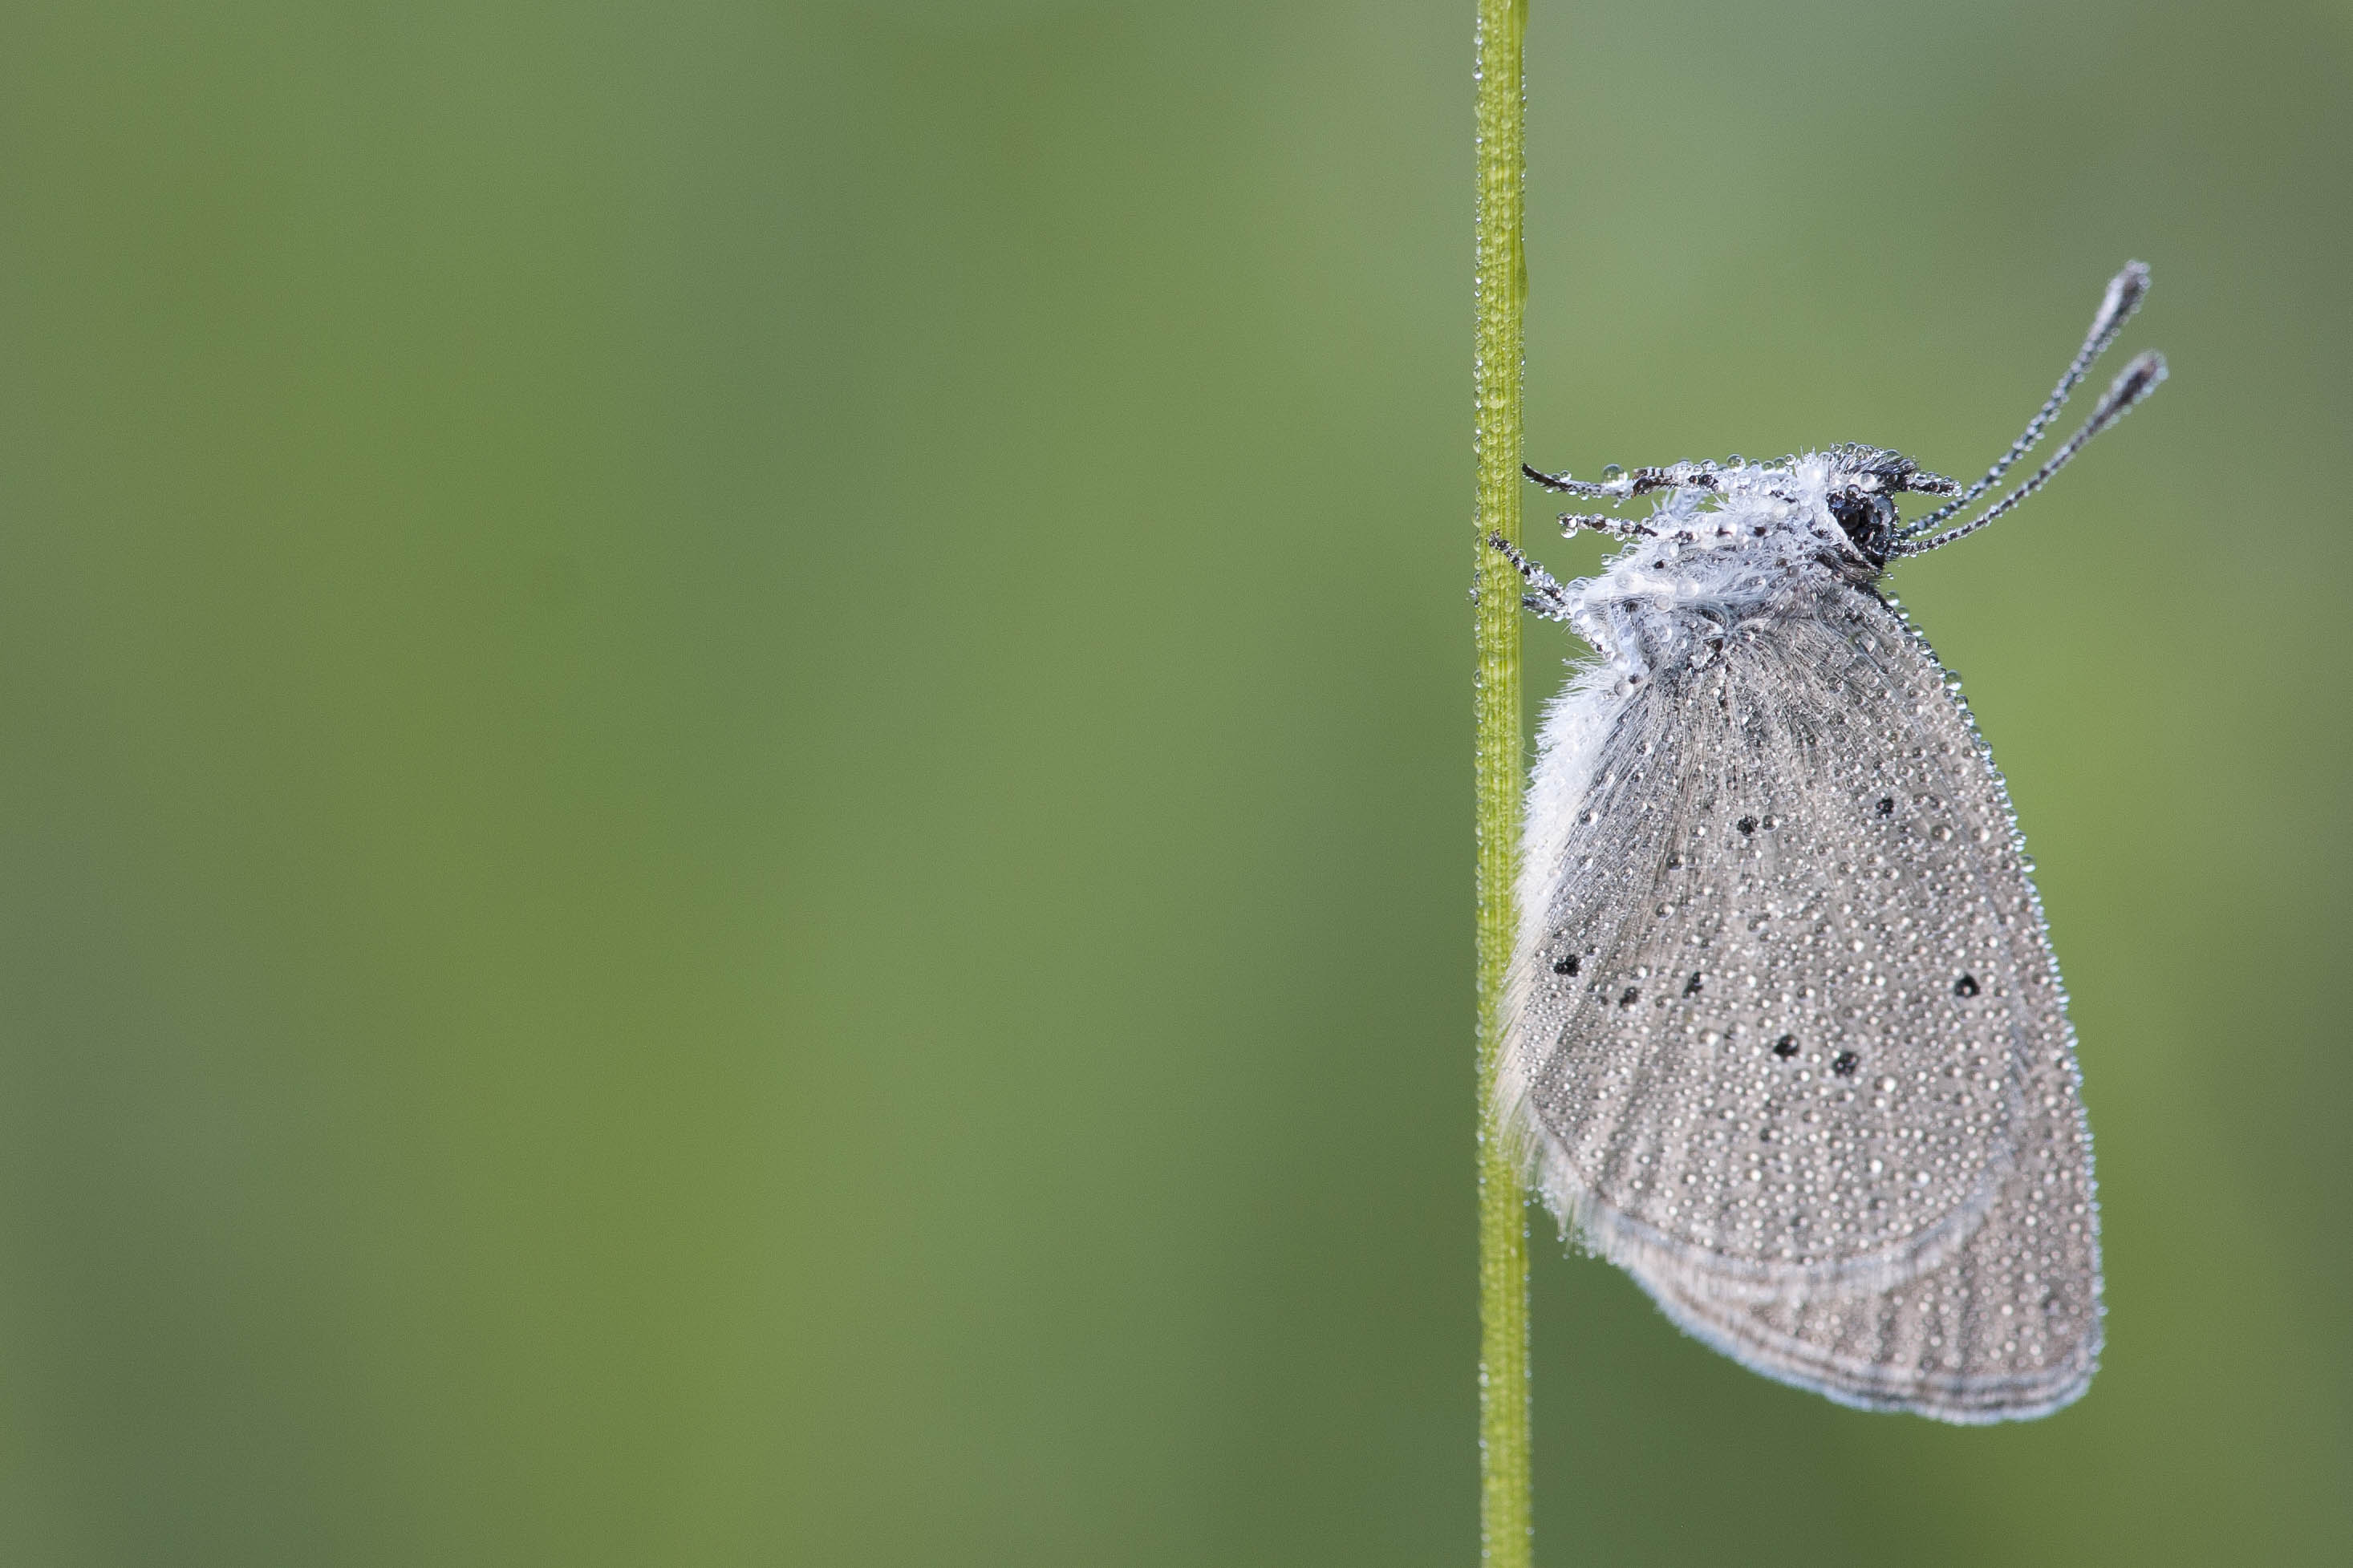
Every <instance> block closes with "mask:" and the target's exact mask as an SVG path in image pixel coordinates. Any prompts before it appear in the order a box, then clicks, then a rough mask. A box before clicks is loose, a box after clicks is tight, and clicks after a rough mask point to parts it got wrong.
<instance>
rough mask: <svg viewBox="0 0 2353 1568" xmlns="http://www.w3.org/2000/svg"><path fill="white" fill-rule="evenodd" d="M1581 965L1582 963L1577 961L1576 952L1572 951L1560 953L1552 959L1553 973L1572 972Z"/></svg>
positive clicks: (1581, 966) (1575, 971)
mask: <svg viewBox="0 0 2353 1568" xmlns="http://www.w3.org/2000/svg"><path fill="white" fill-rule="evenodd" d="M1583 967H1584V965H1583V964H1582V963H1579V962H1578V960H1577V954H1575V953H1573V952H1565V953H1562V954H1561V955H1560V956H1559V957H1558V958H1556V959H1554V960H1553V961H1552V972H1553V973H1555V974H1574V973H1577V971H1578V970H1579V969H1581V968H1583Z"/></svg>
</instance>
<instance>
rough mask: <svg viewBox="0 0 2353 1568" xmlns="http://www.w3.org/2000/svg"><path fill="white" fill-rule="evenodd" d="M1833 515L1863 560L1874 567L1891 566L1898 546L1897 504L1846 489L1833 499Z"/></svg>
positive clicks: (1878, 496)
mask: <svg viewBox="0 0 2353 1568" xmlns="http://www.w3.org/2000/svg"><path fill="white" fill-rule="evenodd" d="M1827 504H1828V505H1829V507H1830V510H1831V517H1833V518H1835V519H1836V520H1837V521H1838V525H1839V528H1840V529H1841V531H1843V532H1844V533H1845V534H1846V536H1847V539H1848V540H1849V541H1850V542H1852V544H1853V545H1854V547H1855V548H1856V549H1857V550H1859V551H1861V552H1862V556H1863V559H1864V560H1866V561H1869V562H1870V563H1872V564H1873V566H1884V565H1886V564H1887V557H1888V555H1889V553H1890V552H1892V551H1893V550H1894V545H1895V503H1894V501H1892V500H1888V499H1887V498H1886V497H1885V496H1883V495H1868V496H1866V495H1857V494H1855V493H1854V492H1853V491H1852V490H1842V491H1841V492H1839V493H1838V494H1836V495H1833V496H1831V498H1830V500H1829V501H1828V503H1827Z"/></svg>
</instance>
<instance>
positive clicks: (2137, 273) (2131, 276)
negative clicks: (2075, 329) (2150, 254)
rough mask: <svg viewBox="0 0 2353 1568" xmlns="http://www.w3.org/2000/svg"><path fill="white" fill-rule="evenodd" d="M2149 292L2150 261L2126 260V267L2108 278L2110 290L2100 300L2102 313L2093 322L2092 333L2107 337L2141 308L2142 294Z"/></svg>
mask: <svg viewBox="0 0 2353 1568" xmlns="http://www.w3.org/2000/svg"><path fill="white" fill-rule="evenodd" d="M2147 292H2148V263H2147V262H2146V261H2127V262H2126V263H2125V269H2124V270H2123V271H2122V272H2119V273H2117V274H2116V276H2115V277H2114V278H2111V279H2108V292H2107V295H2106V297H2105V298H2104V299H2103V300H2101V301H2100V315H2099V319H2098V320H2097V321H2094V322H2093V323H2092V335H2093V336H2094V337H2095V338H2097V337H2105V335H2106V334H2108V333H2109V332H2112V331H2116V328H2117V327H2119V326H2121V325H2123V323H2124V320H2125V318H2126V317H2127V316H2129V315H2131V314H2132V313H2133V312H2134V311H2135V310H2138V309H2140V301H2141V296H2143V295H2144V294H2147Z"/></svg>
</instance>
